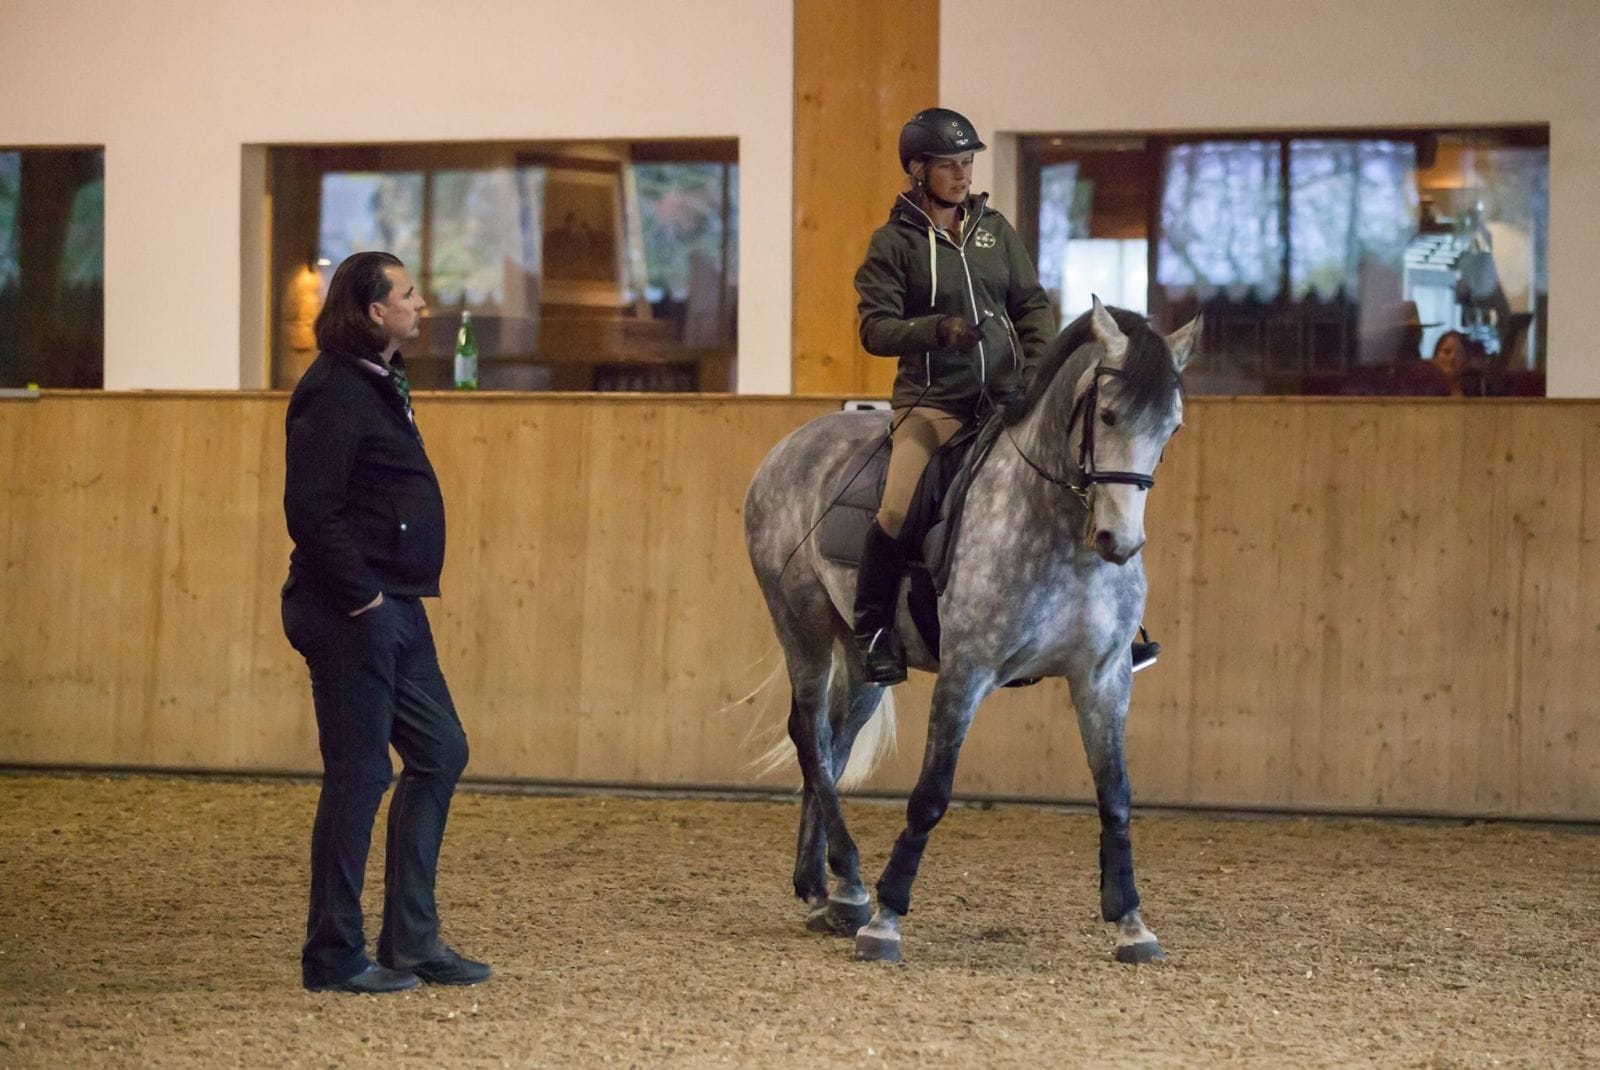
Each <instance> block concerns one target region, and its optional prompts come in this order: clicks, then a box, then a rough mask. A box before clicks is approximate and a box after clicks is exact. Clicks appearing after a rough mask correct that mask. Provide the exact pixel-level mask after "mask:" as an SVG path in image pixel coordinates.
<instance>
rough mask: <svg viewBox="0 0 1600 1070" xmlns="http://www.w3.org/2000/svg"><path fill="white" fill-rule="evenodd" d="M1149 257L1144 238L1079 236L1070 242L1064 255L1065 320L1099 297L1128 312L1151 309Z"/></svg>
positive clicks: (1062, 304)
mask: <svg viewBox="0 0 1600 1070" xmlns="http://www.w3.org/2000/svg"><path fill="white" fill-rule="evenodd" d="M1149 256H1150V243H1149V242H1147V241H1146V240H1145V239H1143V238H1076V239H1074V240H1072V241H1069V242H1067V246H1066V249H1065V250H1064V253H1063V256H1062V268H1063V270H1062V276H1061V307H1062V309H1064V310H1065V314H1064V315H1063V316H1062V319H1063V320H1065V319H1067V317H1068V316H1073V315H1076V314H1077V313H1078V312H1081V311H1083V310H1084V309H1086V308H1089V307H1091V306H1092V305H1093V304H1094V298H1095V297H1096V296H1098V297H1099V298H1100V300H1101V301H1104V302H1105V303H1106V304H1108V305H1115V306H1117V307H1118V308H1125V309H1127V310H1128V311H1129V312H1139V313H1145V312H1148V311H1149V308H1148V306H1149V303H1150V300H1149V295H1150V280H1149V275H1150V268H1149ZM1063 326H1065V323H1063Z"/></svg>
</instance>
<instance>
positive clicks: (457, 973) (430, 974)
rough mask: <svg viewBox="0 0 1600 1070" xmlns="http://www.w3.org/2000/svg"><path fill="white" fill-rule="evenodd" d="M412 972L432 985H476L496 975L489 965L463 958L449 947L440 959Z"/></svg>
mask: <svg viewBox="0 0 1600 1070" xmlns="http://www.w3.org/2000/svg"><path fill="white" fill-rule="evenodd" d="M411 972H412V973H414V974H416V975H417V976H418V977H420V978H422V979H423V980H424V981H426V982H428V983H429V984H430V985H475V984H478V983H479V982H481V981H487V980H488V979H489V977H490V976H491V975H492V974H493V973H494V971H493V970H491V969H489V964H488V963H486V962H474V961H472V960H471V959H468V958H462V957H461V956H460V955H459V954H457V953H456V952H455V951H452V950H451V949H450V948H448V947H447V948H445V949H444V954H442V955H440V956H439V957H438V958H434V959H429V960H428V961H427V962H419V963H417V964H416V965H415V966H413V967H411Z"/></svg>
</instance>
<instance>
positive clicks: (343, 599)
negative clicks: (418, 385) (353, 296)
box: [283, 353, 444, 612]
mask: <svg viewBox="0 0 1600 1070" xmlns="http://www.w3.org/2000/svg"><path fill="white" fill-rule="evenodd" d="M287 430H288V435H287V449H286V451H285V453H286V464H285V471H284V481H283V512H284V516H285V517H286V518H287V519H288V521H289V537H290V538H291V539H293V540H294V551H293V552H292V553H291V554H290V555H289V578H290V579H289V582H290V583H291V584H295V583H304V584H306V585H308V586H310V587H312V588H313V589H315V590H316V591H318V592H319V593H320V594H322V595H323V596H324V597H325V598H327V599H329V600H330V601H331V602H333V603H334V604H335V605H336V606H338V608H340V609H342V610H344V611H346V612H349V611H351V610H355V609H360V608H361V607H362V606H364V605H366V604H367V603H368V602H371V601H372V600H373V599H374V598H376V597H377V596H378V592H379V591H382V592H384V593H385V594H388V595H415V596H419V597H421V596H431V595H437V594H438V593H439V573H440V571H441V570H442V569H443V568H444V497H443V496H442V495H441V494H440V492H439V480H438V478H437V477H436V476H435V475H434V474H433V466H432V465H431V464H429V463H428V455H427V453H426V452H424V450H423V448H422V438H421V436H420V435H418V434H417V432H416V430H415V428H413V426H412V424H411V422H410V421H409V420H408V419H407V418H406V412H405V403H404V402H403V401H402V400H401V398H400V394H399V392H398V391H397V390H396V389H395V387H394V384H393V383H391V382H390V381H389V380H388V379H387V378H385V377H383V376H380V375H376V374H374V373H373V372H372V371H371V370H370V369H368V368H365V367H363V366H361V365H360V364H359V363H358V362H357V361H356V360H355V359H354V358H352V357H347V356H343V355H340V354H335V353H320V354H318V356H317V359H316V360H315V361H313V362H312V364H311V367H310V368H308V369H307V370H306V373H305V375H304V376H302V377H301V379H300V384H299V385H298V386H296V387H295V390H294V396H293V397H291V398H290V399H289V415H288V419H287Z"/></svg>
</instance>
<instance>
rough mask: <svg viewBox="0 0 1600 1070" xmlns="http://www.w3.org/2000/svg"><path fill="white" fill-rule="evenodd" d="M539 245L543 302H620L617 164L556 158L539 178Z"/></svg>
mask: <svg viewBox="0 0 1600 1070" xmlns="http://www.w3.org/2000/svg"><path fill="white" fill-rule="evenodd" d="M543 215H544V226H543V231H542V234H541V239H542V242H541V244H542V245H543V269H544V301H545V302H546V303H547V304H571V305H597V306H608V307H617V306H620V305H622V304H623V303H624V298H623V278H624V275H623V264H624V254H625V249H624V245H625V241H624V232H623V226H622V165H621V164H620V163H618V162H615V161H608V160H573V159H562V160H560V161H559V162H555V163H552V164H551V165H550V168H549V170H548V172H547V173H546V178H545V187H544V213H543Z"/></svg>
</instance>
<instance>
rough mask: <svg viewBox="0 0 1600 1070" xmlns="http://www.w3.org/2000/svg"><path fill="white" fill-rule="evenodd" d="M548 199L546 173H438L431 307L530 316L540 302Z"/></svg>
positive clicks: (536, 170)
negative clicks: (545, 200) (545, 199)
mask: <svg viewBox="0 0 1600 1070" xmlns="http://www.w3.org/2000/svg"><path fill="white" fill-rule="evenodd" d="M543 193H544V169H543V168H522V169H515V170H514V169H512V168H509V167H501V168H495V169H492V170H482V171H438V172H435V173H434V176H433V242H432V246H431V256H432V264H431V265H430V267H431V273H430V275H429V285H428V295H427V296H428V298H429V300H430V301H433V302H434V303H435V304H437V305H439V306H442V307H447V308H461V307H467V308H470V309H472V310H473V312H474V313H477V312H480V311H481V312H484V313H488V314H501V313H505V314H509V315H519V316H522V315H526V314H527V312H528V306H529V304H530V302H532V303H534V304H536V303H537V300H538V298H537V292H538V290H537V276H538V273H539V262H540V261H539V256H540V242H539V227H538V226H537V225H536V223H537V221H538V220H539V219H540V217H541V215H542V213H543V207H542V205H543Z"/></svg>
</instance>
